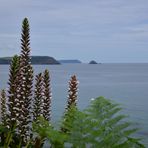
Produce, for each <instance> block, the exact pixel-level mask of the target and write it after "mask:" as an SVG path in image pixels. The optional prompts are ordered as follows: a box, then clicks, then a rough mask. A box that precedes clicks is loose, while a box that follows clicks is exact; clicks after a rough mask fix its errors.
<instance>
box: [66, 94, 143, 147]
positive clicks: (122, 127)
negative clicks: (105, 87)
mask: <svg viewBox="0 0 148 148" xmlns="http://www.w3.org/2000/svg"><path fill="white" fill-rule="evenodd" d="M120 110H121V108H120V107H119V106H118V105H117V104H115V103H113V102H111V101H110V100H107V99H105V98H104V97H99V98H96V99H95V100H94V101H92V102H91V105H90V106H89V107H88V108H87V109H86V110H84V111H83V112H80V111H78V112H77V113H76V114H75V121H73V122H72V125H71V128H70V132H71V134H70V136H69V140H68V141H69V142H70V143H71V144H73V145H74V147H78V148H79V147H87V146H89V147H103V148H108V147H112V148H117V147H123V148H125V147H126V148H135V147H137V148H141V147H144V146H143V145H142V144H141V143H139V139H136V138H134V137H133V135H132V134H133V133H135V132H136V131H137V129H134V128H132V127H131V123H129V122H127V121H126V119H125V118H126V116H125V115H121V114H119V111H120Z"/></svg>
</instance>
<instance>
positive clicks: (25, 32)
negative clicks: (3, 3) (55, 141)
mask: <svg viewBox="0 0 148 148" xmlns="http://www.w3.org/2000/svg"><path fill="white" fill-rule="evenodd" d="M29 38H30V36H29V22H28V19H27V18H25V19H24V20H23V23H22V38H21V48H22V50H21V55H20V68H19V75H18V81H19V88H18V94H17V97H18V99H19V101H20V106H19V110H20V115H19V133H20V136H21V138H22V141H23V142H24V143H26V142H27V139H28V138H29V136H30V133H29V131H30V122H31V104H32V84H33V68H32V66H31V59H30V46H29V45H30V39H29Z"/></svg>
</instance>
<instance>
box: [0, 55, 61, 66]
mask: <svg viewBox="0 0 148 148" xmlns="http://www.w3.org/2000/svg"><path fill="white" fill-rule="evenodd" d="M11 59H12V57H2V58H0V64H10V62H11ZM31 63H32V64H34V65H46V64H47V65H48V64H52V65H53V64H60V62H59V61H57V60H56V59H55V58H53V57H49V56H31Z"/></svg>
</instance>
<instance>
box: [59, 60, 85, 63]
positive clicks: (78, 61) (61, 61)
mask: <svg viewBox="0 0 148 148" xmlns="http://www.w3.org/2000/svg"><path fill="white" fill-rule="evenodd" d="M58 61H59V62H60V63H61V64H81V63H82V62H81V61H80V60H58Z"/></svg>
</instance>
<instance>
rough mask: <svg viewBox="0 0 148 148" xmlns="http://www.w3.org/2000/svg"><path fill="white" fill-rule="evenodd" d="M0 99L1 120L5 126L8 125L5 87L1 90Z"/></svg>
mask: <svg viewBox="0 0 148 148" xmlns="http://www.w3.org/2000/svg"><path fill="white" fill-rule="evenodd" d="M0 101H1V122H2V124H3V125H4V126H7V121H6V118H7V107H6V92H5V90H4V89H3V90H2V91H1V94H0Z"/></svg>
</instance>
